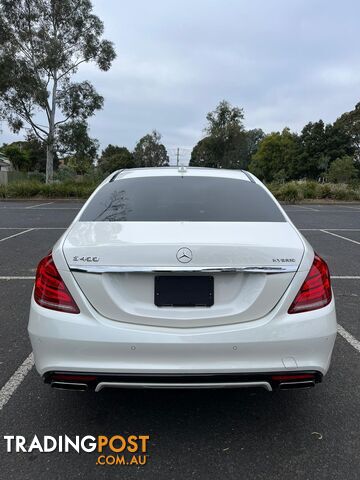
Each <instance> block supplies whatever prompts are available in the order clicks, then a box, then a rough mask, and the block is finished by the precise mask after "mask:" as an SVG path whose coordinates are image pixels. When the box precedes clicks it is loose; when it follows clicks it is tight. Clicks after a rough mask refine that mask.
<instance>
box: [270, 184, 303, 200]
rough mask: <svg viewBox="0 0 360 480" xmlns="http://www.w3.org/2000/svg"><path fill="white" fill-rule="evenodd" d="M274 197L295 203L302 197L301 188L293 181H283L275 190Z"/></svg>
mask: <svg viewBox="0 0 360 480" xmlns="http://www.w3.org/2000/svg"><path fill="white" fill-rule="evenodd" d="M276 198H277V199H278V200H282V201H284V202H289V203H296V202H299V201H300V200H302V199H303V194H302V191H301V188H299V187H298V185H296V184H295V183H285V184H283V185H281V186H280V187H279V188H278V190H277V191H276Z"/></svg>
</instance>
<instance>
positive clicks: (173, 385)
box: [95, 382, 272, 392]
mask: <svg viewBox="0 0 360 480" xmlns="http://www.w3.org/2000/svg"><path fill="white" fill-rule="evenodd" d="M251 387H259V388H265V390H267V391H268V392H271V391H272V388H271V385H270V383H269V382H214V383H211V382H208V383H165V382H164V383H159V382H156V383H150V382H149V383H144V382H99V383H98V384H97V385H96V388H95V392H100V390H102V389H103V388H251Z"/></svg>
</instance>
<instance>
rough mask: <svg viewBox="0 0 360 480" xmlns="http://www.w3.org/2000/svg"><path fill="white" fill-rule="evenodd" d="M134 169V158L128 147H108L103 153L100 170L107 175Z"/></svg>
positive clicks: (99, 163) (99, 165)
mask: <svg viewBox="0 0 360 480" xmlns="http://www.w3.org/2000/svg"><path fill="white" fill-rule="evenodd" d="M134 167H135V161H134V157H133V155H132V154H131V153H130V152H129V150H128V149H127V148H126V147H118V146H116V145H108V146H107V147H106V148H105V150H103V152H102V153H101V157H100V158H99V162H98V168H99V169H100V170H101V172H102V173H104V174H106V175H109V174H110V173H111V172H114V171H115V170H120V169H122V168H134Z"/></svg>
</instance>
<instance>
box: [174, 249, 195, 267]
mask: <svg viewBox="0 0 360 480" xmlns="http://www.w3.org/2000/svg"><path fill="white" fill-rule="evenodd" d="M176 258H177V259H178V260H179V262H181V263H189V262H191V260H192V258H193V254H192V251H191V250H190V248H185V247H184V248H179V250H178V251H177V254H176Z"/></svg>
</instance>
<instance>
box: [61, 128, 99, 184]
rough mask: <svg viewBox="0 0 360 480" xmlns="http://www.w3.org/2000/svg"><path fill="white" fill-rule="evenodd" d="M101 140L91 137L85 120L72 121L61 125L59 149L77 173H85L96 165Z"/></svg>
mask: <svg viewBox="0 0 360 480" xmlns="http://www.w3.org/2000/svg"><path fill="white" fill-rule="evenodd" d="M98 148H99V142H98V141H97V140H96V139H94V138H90V137H89V133H88V126H87V123H86V122H84V121H74V120H73V121H71V122H67V123H64V124H63V125H60V126H59V132H58V149H59V152H60V153H61V154H62V155H63V156H65V157H67V158H66V163H67V165H69V166H70V167H71V168H72V169H73V170H74V171H75V172H76V173H77V174H80V175H83V174H84V173H86V172H88V171H89V170H90V169H91V167H92V166H93V165H94V160H95V158H96V154H97V151H98Z"/></svg>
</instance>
